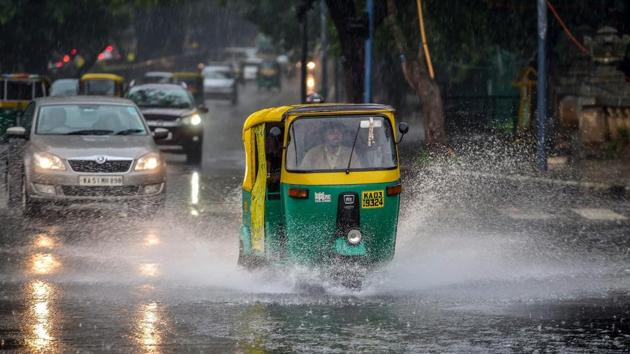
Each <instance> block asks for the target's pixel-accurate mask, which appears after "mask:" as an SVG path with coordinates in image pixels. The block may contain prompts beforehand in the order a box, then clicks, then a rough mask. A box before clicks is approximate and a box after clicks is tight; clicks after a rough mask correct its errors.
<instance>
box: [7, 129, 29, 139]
mask: <svg viewBox="0 0 630 354" xmlns="http://www.w3.org/2000/svg"><path fill="white" fill-rule="evenodd" d="M7 135H9V136H10V137H13V138H26V129H25V128H24V127H11V128H8V129H7Z"/></svg>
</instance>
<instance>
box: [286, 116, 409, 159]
mask: <svg viewBox="0 0 630 354" xmlns="http://www.w3.org/2000/svg"><path fill="white" fill-rule="evenodd" d="M289 139H290V140H289V144H288V146H287V150H286V166H287V170H289V171H299V172H306V171H309V172H330V171H345V170H346V169H348V170H349V171H353V170H382V169H391V168H395V167H396V165H397V158H396V157H397V155H396V147H395V144H394V137H393V135H392V128H391V125H390V124H389V120H387V119H385V118H384V117H380V116H352V117H325V118H300V119H296V120H295V121H294V122H293V123H292V124H291V126H290V127H289Z"/></svg>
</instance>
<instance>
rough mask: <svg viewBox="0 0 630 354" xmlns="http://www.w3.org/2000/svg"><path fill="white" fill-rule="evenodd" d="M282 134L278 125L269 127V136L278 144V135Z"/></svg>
mask: <svg viewBox="0 0 630 354" xmlns="http://www.w3.org/2000/svg"><path fill="white" fill-rule="evenodd" d="M281 135H282V130H280V128H278V127H271V129H269V136H270V137H271V138H273V140H274V141H275V142H276V143H277V144H279V143H280V136H281Z"/></svg>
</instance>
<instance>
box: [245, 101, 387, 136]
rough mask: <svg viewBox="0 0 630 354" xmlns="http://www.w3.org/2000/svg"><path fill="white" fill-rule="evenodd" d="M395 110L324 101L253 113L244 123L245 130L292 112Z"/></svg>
mask: <svg viewBox="0 0 630 354" xmlns="http://www.w3.org/2000/svg"><path fill="white" fill-rule="evenodd" d="M337 112H339V113H342V114H343V113H345V114H352V113H364V112H394V109H393V108H392V107H391V106H386V105H382V104H375V103H322V104H300V105H290V106H279V107H272V108H266V109H262V110H260V111H257V112H254V113H252V114H251V115H250V116H249V117H248V118H247V119H246V120H245V123H244V124H243V131H246V130H248V129H251V127H253V126H255V125H258V124H261V123H273V122H280V121H282V120H283V119H285V118H286V117H287V116H288V115H291V114H304V115H319V114H323V115H326V114H334V113H337Z"/></svg>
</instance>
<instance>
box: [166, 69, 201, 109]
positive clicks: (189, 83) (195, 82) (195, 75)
mask: <svg viewBox="0 0 630 354" xmlns="http://www.w3.org/2000/svg"><path fill="white" fill-rule="evenodd" d="M173 81H175V83H178V84H182V83H183V84H186V88H187V89H188V91H190V93H191V94H192V95H193V97H194V98H195V101H196V103H197V104H203V76H201V73H199V72H197V71H179V72H174V73H173Z"/></svg>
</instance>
